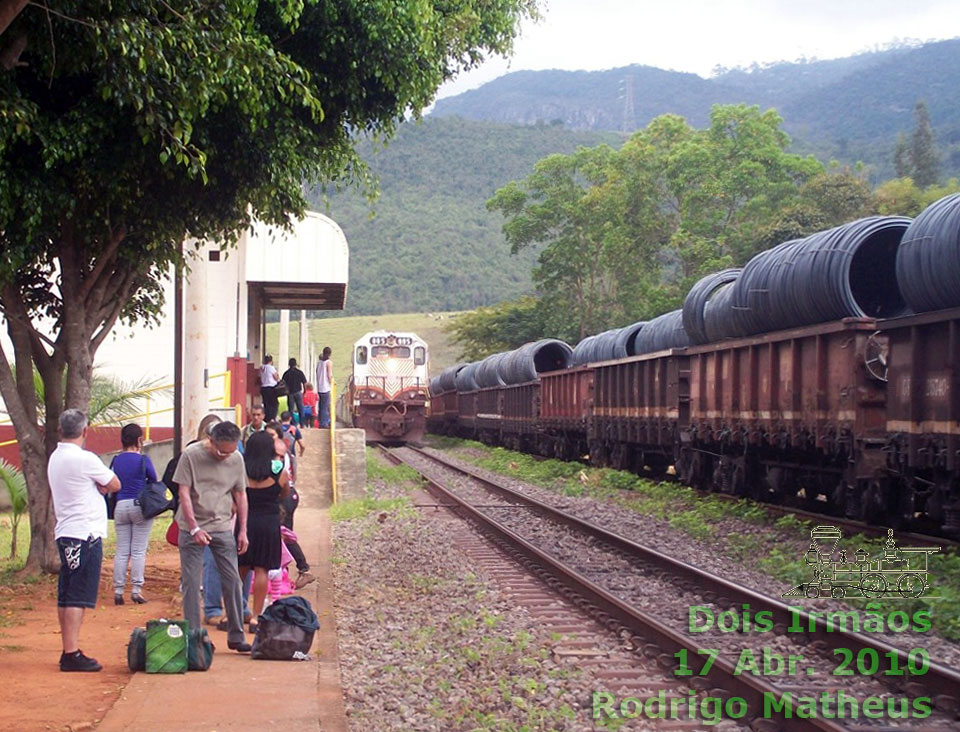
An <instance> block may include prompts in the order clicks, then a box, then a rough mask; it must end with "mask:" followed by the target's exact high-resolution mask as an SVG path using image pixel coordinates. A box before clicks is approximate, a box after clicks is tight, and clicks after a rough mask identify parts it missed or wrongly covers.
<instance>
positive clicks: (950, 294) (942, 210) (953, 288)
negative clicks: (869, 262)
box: [897, 193, 960, 313]
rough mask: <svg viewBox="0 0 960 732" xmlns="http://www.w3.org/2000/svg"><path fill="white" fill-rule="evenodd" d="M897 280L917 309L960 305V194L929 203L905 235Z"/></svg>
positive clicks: (908, 301) (907, 298) (912, 305)
mask: <svg viewBox="0 0 960 732" xmlns="http://www.w3.org/2000/svg"><path fill="white" fill-rule="evenodd" d="M897 282H898V283H899V285H900V291H901V292H902V293H903V298H904V300H905V301H906V303H907V305H909V306H910V307H911V308H912V309H913V310H914V311H915V312H918V313H921V312H926V311H929V310H943V309H946V308H952V307H957V306H960V193H954V194H953V195H950V196H946V197H945V198H941V199H940V200H939V201H936V202H935V203H932V204H931V205H929V206H927V208H925V209H924V210H923V211H922V212H921V213H920V215H919V216H917V218H916V219H914V221H913V223H912V224H910V227H909V228H908V229H907V231H906V233H904V235H903V240H902V241H901V242H900V249H899V250H898V251H897Z"/></svg>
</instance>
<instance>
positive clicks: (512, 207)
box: [487, 105, 824, 340]
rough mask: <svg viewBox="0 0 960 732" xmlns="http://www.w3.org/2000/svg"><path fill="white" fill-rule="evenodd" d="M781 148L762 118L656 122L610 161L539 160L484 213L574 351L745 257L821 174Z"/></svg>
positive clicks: (775, 121)
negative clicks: (523, 253)
mask: <svg viewBox="0 0 960 732" xmlns="http://www.w3.org/2000/svg"><path fill="white" fill-rule="evenodd" d="M788 144H789V138H788V137H787V135H786V134H785V133H784V132H783V131H782V130H781V129H780V118H779V117H778V116H777V115H776V113H775V112H773V111H772V110H771V111H767V112H761V111H760V110H759V108H757V107H748V106H746V105H733V106H717V107H715V108H714V109H713V112H712V115H711V123H710V125H709V127H707V128H706V129H702V130H696V129H694V128H692V127H690V126H689V125H688V124H687V123H686V121H684V120H683V119H682V118H680V117H677V116H675V115H663V116H661V117H658V118H656V119H654V120H653V121H652V122H651V123H650V124H649V125H648V126H647V127H646V129H644V130H641V131H640V132H637V133H636V134H634V135H633V136H632V137H631V138H630V139H629V140H627V142H626V143H625V144H624V145H623V147H622V148H621V149H620V150H618V151H614V150H612V149H610V148H609V147H606V146H599V147H595V148H582V149H581V150H579V151H578V152H577V153H575V154H573V155H552V156H550V157H548V158H545V159H544V160H541V161H540V162H539V163H537V164H536V165H535V166H534V169H533V172H532V173H531V174H530V175H529V176H528V177H527V178H526V179H524V180H522V181H514V182H512V183H509V184H507V185H506V186H504V187H503V188H501V189H500V190H498V191H497V193H496V194H495V195H494V196H493V197H492V198H491V199H490V200H489V201H488V202H487V206H488V208H490V209H492V210H498V211H500V212H501V213H502V214H503V215H504V218H505V223H504V227H503V231H504V234H505V236H506V238H507V241H508V242H509V243H510V244H511V245H512V247H513V249H514V251H517V250H520V249H522V248H524V247H527V246H534V245H539V246H540V247H541V248H540V250H539V252H540V254H539V260H538V265H537V267H536V269H535V270H534V273H533V276H534V282H535V283H536V285H537V286H538V289H539V291H540V293H541V295H542V297H543V299H544V301H545V303H546V308H545V309H546V310H547V311H549V312H556V313H562V315H561V316H560V320H561V321H562V322H565V323H566V324H568V328H567V329H566V330H565V331H564V332H563V333H562V335H564V336H565V337H567V338H573V339H574V340H576V339H579V338H582V337H583V336H585V335H587V334H589V333H595V332H597V331H599V330H602V329H604V328H606V327H610V326H611V325H613V324H616V323H621V324H622V323H625V322H630V321H631V320H639V319H642V318H646V317H650V316H652V315H656V314H658V313H660V312H662V311H663V310H665V309H667V308H668V307H669V305H671V304H673V303H675V302H677V300H678V298H679V296H680V293H681V292H685V291H686V289H687V287H689V285H690V284H692V282H693V281H695V280H696V279H697V278H698V277H700V276H702V275H703V274H706V273H707V272H709V271H712V270H715V269H718V268H721V267H724V266H730V264H732V263H733V262H737V261H742V260H744V259H745V258H747V257H748V256H749V255H751V254H753V253H754V252H755V251H756V250H757V248H758V240H759V238H760V234H761V232H762V231H763V230H764V227H767V226H769V225H770V223H771V222H772V221H773V220H774V219H775V218H776V216H777V215H779V212H780V211H782V210H783V209H784V208H785V207H787V206H788V205H790V204H798V203H800V202H801V190H802V187H803V185H804V184H805V183H807V182H808V181H810V180H812V179H813V178H814V177H815V176H817V175H819V174H822V173H823V171H824V167H823V165H822V164H821V163H819V162H818V161H816V160H815V159H813V158H812V157H803V156H799V155H794V154H791V153H788V152H786V148H787V145H788ZM557 335H560V334H559V333H558V334H557Z"/></svg>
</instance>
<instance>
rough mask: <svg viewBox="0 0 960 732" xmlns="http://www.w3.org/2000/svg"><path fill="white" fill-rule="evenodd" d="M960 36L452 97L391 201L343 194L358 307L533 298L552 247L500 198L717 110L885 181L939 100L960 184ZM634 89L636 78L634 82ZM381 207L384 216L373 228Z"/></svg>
mask: <svg viewBox="0 0 960 732" xmlns="http://www.w3.org/2000/svg"><path fill="white" fill-rule="evenodd" d="M958 67H960V39H958V40H952V41H943V42H939V43H931V44H927V45H924V46H919V47H904V48H897V49H891V50H887V51H878V52H872V53H865V54H860V55H857V56H853V57H850V58H845V59H837V60H831V61H813V62H804V63H782V64H776V65H772V66H768V67H764V68H759V67H755V68H753V69H751V70H742V69H734V70H718V73H716V74H715V75H714V76H712V77H711V78H709V79H704V78H701V77H699V76H697V75H695V74H686V73H678V72H674V71H664V70H662V69H655V68H650V67H644V66H631V67H627V68H622V69H613V70H610V71H601V72H586V71H539V72H533V71H518V72H515V73H512V74H508V75H506V76H503V77H501V78H499V79H496V80H494V81H492V82H490V83H488V84H486V85H484V86H483V87H481V88H479V89H476V90H473V91H469V92H466V93H464V94H461V95H459V96H456V97H452V98H448V99H442V100H440V101H439V102H437V104H436V107H435V109H434V111H433V112H432V113H431V114H430V115H429V116H428V117H426V118H425V119H424V120H423V122H421V123H409V124H406V125H404V126H403V127H402V128H401V129H400V131H399V133H398V135H397V137H396V138H395V139H394V140H393V141H392V142H391V143H390V145H389V146H388V147H387V148H386V149H384V150H382V151H380V152H378V153H377V154H373V151H372V149H371V148H370V147H369V146H367V147H366V148H365V149H364V151H363V156H364V158H365V159H367V160H368V161H369V163H370V165H371V168H372V170H373V171H374V173H375V174H376V175H377V177H378V178H379V182H380V187H381V191H382V195H381V196H380V199H379V200H378V201H377V202H376V203H375V204H373V206H372V207H371V205H370V204H369V203H368V202H367V201H366V200H365V199H364V198H363V196H361V195H360V194H358V193H356V192H346V193H339V194H336V195H333V196H332V197H331V199H330V205H329V208H327V206H326V204H325V203H324V202H322V201H321V200H320V196H319V194H316V195H315V196H314V200H315V208H317V210H320V211H325V212H327V213H329V214H330V215H331V216H332V217H333V218H334V219H335V220H336V221H337V222H338V223H339V224H340V225H341V226H342V227H343V229H344V232H345V233H346V235H347V239H348V241H349V242H350V250H351V267H350V292H349V296H348V307H347V312H348V313H350V314H378V313H389V312H429V311H443V310H461V309H470V308H475V307H478V306H481V305H490V304H493V303H498V302H501V301H504V300H509V299H513V298H516V297H518V296H520V295H522V294H524V293H527V292H529V291H530V290H531V268H532V267H533V264H534V262H535V260H536V257H537V250H536V248H535V247H534V248H529V249H526V250H524V251H522V252H521V253H520V254H519V255H517V256H512V255H510V253H509V247H508V245H507V244H506V240H505V238H504V236H503V233H502V226H503V222H504V218H503V216H502V215H501V214H500V213H496V212H489V211H487V210H486V208H485V202H486V201H487V200H488V199H489V198H490V197H491V196H493V195H494V193H495V192H496V191H497V190H498V189H499V188H500V187H502V186H504V185H505V184H507V183H508V182H510V181H513V180H518V179H522V178H525V177H526V176H527V175H529V174H530V172H531V170H532V169H533V165H534V163H536V162H537V161H538V160H540V159H541V158H544V157H546V156H547V155H550V154H552V153H572V152H574V151H575V150H576V149H577V147H578V146H594V145H597V144H598V143H601V142H607V143H609V144H611V145H612V146H614V147H619V146H620V144H621V143H622V142H623V140H624V139H626V134H625V133H624V132H623V130H624V129H627V130H631V131H632V130H636V129H642V128H644V127H645V126H646V125H647V124H648V123H649V122H650V121H651V120H652V119H654V118H655V117H657V116H659V115H662V114H666V113H673V114H678V115H680V116H682V117H684V118H685V119H686V120H687V121H688V123H689V124H690V125H692V126H693V127H695V128H703V127H706V126H707V125H708V124H709V121H710V110H711V107H713V105H715V104H728V103H729V104H734V103H747V104H757V105H759V106H760V107H761V108H762V109H767V108H770V107H773V108H776V109H777V110H778V111H779V113H780V115H781V117H783V120H784V122H783V129H784V130H786V131H787V132H788V133H789V134H790V135H791V137H792V139H793V143H792V146H791V149H792V150H793V151H795V152H800V153H804V154H814V155H815V156H816V157H818V158H819V159H820V160H821V161H824V162H827V161H829V160H831V159H836V160H839V161H840V162H842V163H846V164H851V165H852V164H854V163H856V162H857V161H863V162H865V163H866V164H867V168H866V175H867V179H868V180H869V181H870V182H871V183H874V184H876V183H878V182H880V181H883V180H886V179H889V178H892V177H894V169H893V151H894V148H895V146H896V141H897V135H898V133H900V132H903V133H906V134H908V135H909V134H910V133H911V132H912V130H913V128H914V125H915V118H914V106H915V103H916V102H917V100H918V99H923V100H924V101H925V102H926V105H927V108H928V110H929V115H930V120H931V122H932V125H933V130H934V133H935V136H936V142H937V144H938V146H939V151H940V156H941V159H942V166H941V171H942V172H943V173H944V175H945V176H956V175H958V174H960V84H956V83H953V82H952V79H951V74H952V73H953V69H956V68H958ZM628 78H629V79H631V81H630V83H627V81H626V80H627V79H628ZM631 87H632V98H633V114H632V115H627V116H628V117H629V118H628V119H625V112H629V111H630V110H629V106H628V105H626V104H625V102H626V97H627V96H628V94H627V91H628V89H630V88H631ZM371 210H372V211H373V212H374V216H372V217H371V215H370V214H371Z"/></svg>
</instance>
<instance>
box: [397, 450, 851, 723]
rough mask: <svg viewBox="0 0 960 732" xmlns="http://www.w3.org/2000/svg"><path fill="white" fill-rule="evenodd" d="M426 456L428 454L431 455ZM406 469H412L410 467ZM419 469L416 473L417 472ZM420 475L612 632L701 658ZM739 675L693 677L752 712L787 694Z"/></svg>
mask: <svg viewBox="0 0 960 732" xmlns="http://www.w3.org/2000/svg"><path fill="white" fill-rule="evenodd" d="M380 449H381V451H382V452H383V454H384V455H385V456H386V457H387V459H388V460H390V461H391V462H392V463H394V464H400V463H405V462H406V461H404V460H403V458H401V457H400V456H399V455H397V454H396V453H395V452H394V451H393V450H391V449H389V448H387V447H384V446H382V445H381V446H380ZM424 454H425V455H427V454H426V453H424ZM427 457H430V458H432V459H436V458H435V457H434V456H432V455H427ZM438 462H441V463H442V462H443V461H442V460H438ZM406 464H407V465H409V463H406ZM411 467H413V466H411ZM414 469H415V470H416V468H414ZM417 472H419V473H420V474H421V475H422V476H423V478H424V480H425V481H426V482H427V486H428V489H429V490H430V492H431V493H433V494H434V495H435V496H437V497H438V499H440V500H442V501H448V502H450V503H452V504H455V505H456V508H455V509H454V510H455V511H458V512H462V513H463V514H465V515H466V516H467V517H468V518H469V519H470V520H472V521H474V522H475V523H477V524H479V525H480V526H481V527H482V529H483V530H485V531H486V532H488V533H490V534H492V535H494V536H495V537H496V539H497V540H499V541H501V542H503V543H505V544H507V545H508V546H510V547H511V548H512V549H513V550H515V551H516V552H517V553H519V554H520V555H522V556H523V557H525V558H526V559H527V560H528V561H530V562H532V563H533V564H534V565H537V566H540V567H543V568H544V569H546V571H547V572H548V573H549V574H551V575H553V577H555V578H556V580H558V581H559V582H560V583H561V584H562V585H563V586H564V587H566V588H567V589H568V590H569V591H571V592H573V593H575V594H576V595H579V596H580V598H581V599H580V601H579V602H577V601H576V600H574V603H575V604H577V605H578V606H580V608H581V609H582V610H585V611H587V612H589V613H591V614H593V615H594V616H596V617H597V619H598V620H599V621H600V622H602V623H603V624H605V625H607V627H610V628H611V630H616V629H618V628H619V627H622V628H625V629H626V630H628V631H630V632H631V633H632V634H633V638H632V640H633V642H634V643H635V644H636V645H638V646H640V645H641V644H643V645H644V648H643V652H644V654H645V655H650V654H652V653H653V651H652V649H649V645H650V644H653V645H654V646H656V648H657V651H658V656H659V655H663V654H667V655H668V656H669V657H668V658H667V659H665V661H666V662H668V663H670V664H672V663H673V654H675V653H677V652H678V651H681V650H685V651H687V652H688V653H692V654H693V657H694V658H697V657H698V656H697V655H696V652H697V649H698V646H697V644H696V643H695V642H693V641H692V640H691V639H689V638H687V637H685V636H683V635H681V634H680V633H677V632H676V631H674V630H673V629H671V628H670V627H669V626H667V625H664V624H663V623H661V622H660V621H659V620H656V619H655V618H653V617H652V616H650V615H648V614H647V613H645V612H643V611H642V610H639V609H637V608H634V607H632V606H630V605H628V604H627V603H625V602H624V601H622V600H621V599H619V598H618V597H616V596H615V595H613V594H611V593H609V592H608V591H607V590H605V589H603V588H602V587H600V586H599V585H597V584H595V583H594V582H592V581H591V580H589V579H587V578H586V577H584V576H583V575H582V574H580V573H579V572H577V571H576V570H575V569H573V568H571V567H568V566H567V565H565V564H563V563H561V562H559V561H557V560H556V559H554V558H552V557H551V556H549V555H548V554H546V553H545V552H543V551H541V550H540V549H538V548H537V547H535V546H534V545H532V544H530V543H529V542H528V541H526V540H525V539H523V538H522V537H520V536H519V535H517V534H515V533H514V532H513V531H511V530H510V529H508V528H507V527H506V526H504V525H503V524H501V523H500V522H498V521H496V520H495V519H493V518H491V517H490V516H487V515H486V514H484V513H482V512H480V511H479V510H477V509H476V508H475V507H474V506H473V505H471V504H469V503H467V502H466V501H465V500H463V499H462V498H460V497H459V496H457V495H456V494H455V493H454V492H453V491H450V490H449V489H447V488H446V487H445V486H444V485H442V484H441V483H439V482H437V481H436V480H434V479H433V478H431V477H429V476H427V475H424V474H423V473H422V472H421V471H419V470H418V471H417ZM462 472H467V471H462ZM467 474H469V473H467ZM474 477H476V476H474ZM479 480H482V481H484V482H489V481H486V480H485V479H483V478H479ZM648 651H649V652H648ZM735 670H736V667H735V665H734V664H733V663H731V662H730V661H728V660H726V659H725V658H722V657H717V658H716V660H715V661H714V663H713V666H712V667H711V668H710V670H709V672H708V673H707V675H706V676H705V677H690V678H700V679H704V678H706V679H708V680H709V681H710V682H712V683H713V684H716V685H717V687H718V688H719V689H722V690H724V691H726V692H729V693H730V694H733V695H735V696H739V697H741V698H743V699H744V700H745V701H746V703H747V705H748V707H747V708H748V709H753V710H756V709H761V708H763V700H764V698H765V695H766V694H773V695H776V696H779V695H781V694H782V692H781V691H780V690H778V689H777V688H776V687H775V686H773V685H771V684H768V683H767V682H766V681H763V680H761V679H760V678H757V677H754V676H750V675H740V674H736V673H735ZM686 678H687V677H683V678H681V679H679V683H681V684H682V683H684V681H685V680H686ZM688 683H690V682H688ZM751 721H752V722H755V723H759V724H760V725H762V723H763V722H767V723H768V724H769V723H771V722H773V721H774V720H772V719H762V718H759V717H758V718H755V719H753V720H751ZM776 725H777V726H776V729H777V730H783V731H784V732H794V731H795V732H809V730H821V731H822V732H846V728H845V727H844V726H841V725H838V724H836V723H835V722H832V721H830V720H828V719H823V718H813V719H794V718H786V717H782V716H781V717H778V718H776ZM760 728H761V729H762V728H763V727H762V726H761V727H760Z"/></svg>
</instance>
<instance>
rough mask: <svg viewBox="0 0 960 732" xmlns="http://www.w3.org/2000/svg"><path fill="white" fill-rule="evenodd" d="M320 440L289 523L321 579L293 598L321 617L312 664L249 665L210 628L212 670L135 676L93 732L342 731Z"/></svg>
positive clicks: (304, 467)
mask: <svg viewBox="0 0 960 732" xmlns="http://www.w3.org/2000/svg"><path fill="white" fill-rule="evenodd" d="M323 434H324V435H325V434H326V432H324V433H323ZM319 438H320V433H319V432H316V431H314V432H310V431H307V433H306V435H305V442H306V445H307V452H306V454H305V455H304V456H303V458H301V465H300V478H299V480H298V486H297V490H298V492H299V493H300V497H301V505H300V508H298V509H297V513H296V515H295V518H294V528H295V530H296V532H297V536H298V538H299V539H300V545H301V546H302V547H303V550H304V553H305V554H306V556H307V561H309V562H310V565H311V571H312V572H313V573H314V574H316V575H317V578H318V579H317V581H316V582H314V583H313V584H311V585H308V586H307V587H306V588H304V589H303V590H301V591H300V592H298V593H297V594H299V595H302V596H303V597H305V598H307V600H309V601H310V604H311V605H313V608H314V610H315V611H316V612H317V615H318V616H319V618H320V630H319V631H318V633H317V635H316V637H315V640H314V647H313V651H312V654H313V656H314V659H315V660H313V661H304V662H296V661H254V660H251V659H250V657H249V655H241V654H238V653H235V652H233V651H230V650H228V649H227V638H226V633H222V632H220V631H217V630H213V629H210V633H211V637H212V638H213V642H214V643H215V644H216V646H217V651H216V653H215V654H214V659H213V666H212V667H211V668H210V670H209V671H207V672H190V673H187V674H184V675H170V676H161V675H153V674H150V675H148V674H145V673H138V674H134V676H133V679H132V680H131V682H130V683H129V684H128V685H127V687H126V689H124V691H123V693H122V694H121V696H120V698H119V699H118V700H117V702H116V704H115V705H114V706H113V708H112V709H111V710H110V711H109V712H108V713H107V715H106V717H105V718H104V719H103V721H102V722H101V723H100V724H99V725H98V726H97V730H98V732H173V731H174V730H175V731H176V732H225V731H227V730H229V731H230V732H248V731H249V732H262V731H263V730H265V729H282V730H284V732H315V731H319V732H347V729H348V728H347V724H346V718H345V716H344V712H343V700H342V694H341V690H340V665H339V660H338V657H337V635H336V624H335V618H334V615H333V581H332V578H331V574H330V568H331V565H330V556H331V542H330V520H329V515H328V512H327V505H328V503H329V498H328V494H329V490H330V489H329V486H323V487H320V486H318V485H317V484H316V480H315V478H314V476H316V475H317V472H318V467H319V466H318V465H317V464H316V462H314V461H315V460H316V459H317V457H316V451H313V454H311V450H310V445H311V443H313V442H314V440H317V439H319ZM248 640H251V641H252V638H250V637H249V636H248Z"/></svg>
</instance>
